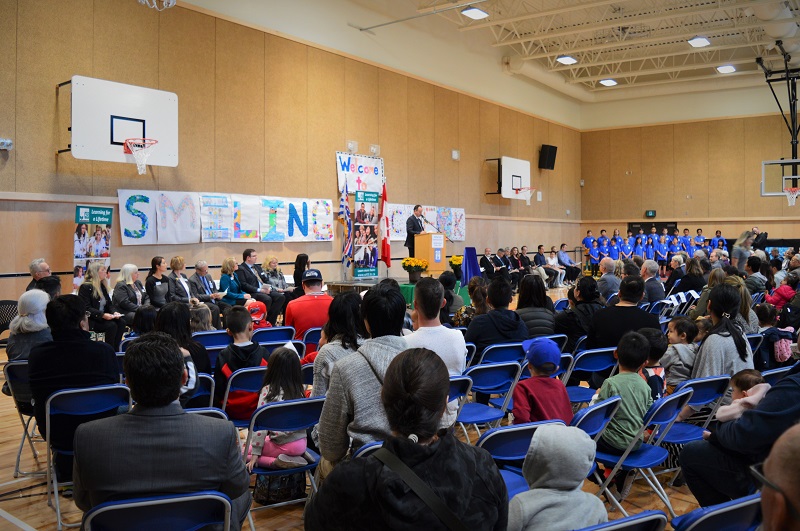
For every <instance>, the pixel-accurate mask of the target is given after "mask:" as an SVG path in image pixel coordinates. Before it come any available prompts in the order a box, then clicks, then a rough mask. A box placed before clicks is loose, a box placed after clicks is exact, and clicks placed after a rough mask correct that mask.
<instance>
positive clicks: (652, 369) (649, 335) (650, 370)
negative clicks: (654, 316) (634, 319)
mask: <svg viewBox="0 0 800 531" xmlns="http://www.w3.org/2000/svg"><path fill="white" fill-rule="evenodd" d="M638 332H639V333H640V334H642V335H643V336H644V338H645V339H647V342H648V343H649V344H650V351H649V352H648V354H647V362H646V363H645V364H644V367H642V370H641V371H640V372H639V374H640V375H641V376H642V378H644V381H645V382H647V385H649V386H650V392H651V396H652V397H653V401H654V402H655V401H656V400H658V399H659V398H661V397H662V396H663V395H664V391H665V390H666V371H665V368H664V366H663V365H661V358H662V357H663V356H664V353H665V352H666V351H667V347H668V346H669V343H667V337H666V336H665V335H664V333H663V332H661V329H660V328H640V329H639V330H638Z"/></svg>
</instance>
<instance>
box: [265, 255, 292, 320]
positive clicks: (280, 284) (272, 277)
mask: <svg viewBox="0 0 800 531" xmlns="http://www.w3.org/2000/svg"><path fill="white" fill-rule="evenodd" d="M261 269H262V270H263V272H264V276H266V279H267V282H269V285H270V286H272V290H273V291H276V292H278V293H281V294H283V296H284V298H285V303H286V304H288V303H289V301H290V300H292V298H293V296H292V288H290V287H289V284H288V283H287V282H286V278H285V277H284V276H283V271H281V268H280V267H278V257H277V256H268V257H267V259H266V260H265V261H264V264H262V266H261ZM285 308H286V306H285V305H284V309H285Z"/></svg>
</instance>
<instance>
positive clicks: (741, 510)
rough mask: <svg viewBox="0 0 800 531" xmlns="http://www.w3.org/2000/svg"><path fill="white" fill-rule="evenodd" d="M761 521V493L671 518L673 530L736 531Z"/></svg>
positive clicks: (750, 527)
mask: <svg viewBox="0 0 800 531" xmlns="http://www.w3.org/2000/svg"><path fill="white" fill-rule="evenodd" d="M760 523H761V493H758V492H757V493H755V494H751V495H749V496H745V497H744V498H739V499H737V500H731V501H729V502H725V503H720V504H718V505H711V506H709V507H701V508H699V509H695V510H694V511H692V512H690V513H689V514H685V515H683V516H680V517H678V518H676V519H675V520H673V526H674V529H675V531H738V530H740V529H755V528H756V527H757V526H758V525H759V524H760Z"/></svg>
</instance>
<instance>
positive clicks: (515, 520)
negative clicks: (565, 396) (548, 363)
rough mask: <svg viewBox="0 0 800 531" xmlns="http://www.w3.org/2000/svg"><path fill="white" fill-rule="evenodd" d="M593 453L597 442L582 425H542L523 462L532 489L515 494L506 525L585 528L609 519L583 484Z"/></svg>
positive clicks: (511, 529) (530, 529) (515, 529)
mask: <svg viewBox="0 0 800 531" xmlns="http://www.w3.org/2000/svg"><path fill="white" fill-rule="evenodd" d="M562 387H563V386H562ZM594 457H595V443H594V441H593V440H592V439H591V438H590V437H589V436H588V435H587V434H586V432H584V431H583V430H581V429H580V428H575V427H572V426H561V425H559V424H549V425H544V426H541V427H540V428H537V429H536V431H535V432H534V433H533V438H532V439H531V444H530V447H529V448H528V453H527V454H526V456H525V462H524V463H523V465H522V475H523V476H524V477H525V481H527V483H528V486H529V487H530V490H528V491H525V492H521V493H520V494H517V495H516V496H514V497H513V498H512V499H511V502H510V503H509V505H508V527H507V528H506V529H507V530H508V531H523V530H524V531H536V530H537V529H549V530H556V529H579V528H580V529H582V528H584V527H588V526H593V525H596V524H601V523H603V522H606V521H608V513H607V512H606V508H605V506H604V505H603V502H602V501H600V498H598V497H597V496H595V495H593V494H591V493H588V492H584V491H583V490H581V487H582V486H583V480H584V478H586V476H588V475H589V472H590V471H591V469H592V465H593V464H594ZM578 508H580V510H578Z"/></svg>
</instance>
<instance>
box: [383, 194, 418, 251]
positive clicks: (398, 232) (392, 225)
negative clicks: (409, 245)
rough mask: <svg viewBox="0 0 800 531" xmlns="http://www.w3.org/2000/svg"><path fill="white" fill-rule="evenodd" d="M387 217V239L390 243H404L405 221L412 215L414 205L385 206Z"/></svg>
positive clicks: (390, 204)
mask: <svg viewBox="0 0 800 531" xmlns="http://www.w3.org/2000/svg"><path fill="white" fill-rule="evenodd" d="M386 212H387V216H388V217H389V239H390V240H392V241H401V242H404V241H406V220H407V219H408V218H409V216H411V214H413V213H414V205H398V204H395V203H388V204H387V205H386Z"/></svg>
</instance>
